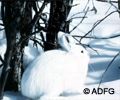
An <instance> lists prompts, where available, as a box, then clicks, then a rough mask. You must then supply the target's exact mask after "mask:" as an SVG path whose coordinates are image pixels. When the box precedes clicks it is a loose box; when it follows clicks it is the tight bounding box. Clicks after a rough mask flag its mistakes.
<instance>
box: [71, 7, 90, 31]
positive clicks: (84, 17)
mask: <svg viewBox="0 0 120 100" xmlns="http://www.w3.org/2000/svg"><path fill="white" fill-rule="evenodd" d="M88 10H89V7H88V8H87V10H86V12H85V14H84V16H83V18H82V20H81V21H80V22H79V23H78V24H77V25H76V26H75V27H74V28H73V29H72V30H71V31H70V33H71V32H72V31H74V30H75V29H76V28H77V27H78V26H79V25H80V24H81V23H82V22H83V20H84V18H85V16H86V15H87V12H88Z"/></svg>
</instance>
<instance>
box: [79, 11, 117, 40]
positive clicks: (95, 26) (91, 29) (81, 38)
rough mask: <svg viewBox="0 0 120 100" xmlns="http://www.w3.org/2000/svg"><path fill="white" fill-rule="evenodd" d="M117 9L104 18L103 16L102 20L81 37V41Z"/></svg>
mask: <svg viewBox="0 0 120 100" xmlns="http://www.w3.org/2000/svg"><path fill="white" fill-rule="evenodd" d="M115 12H117V11H113V12H111V13H109V14H108V15H107V16H105V17H104V18H102V19H101V20H98V21H97V22H96V23H95V24H94V25H93V27H92V29H91V30H89V31H88V32H87V33H86V34H85V35H84V36H82V37H81V39H80V41H81V40H82V39H83V38H85V37H86V36H87V35H88V34H89V33H91V32H92V31H93V30H94V29H95V28H96V27H97V26H98V25H99V24H100V23H101V22H103V21H104V20H105V19H106V18H108V17H109V16H110V15H112V14H113V13H115Z"/></svg>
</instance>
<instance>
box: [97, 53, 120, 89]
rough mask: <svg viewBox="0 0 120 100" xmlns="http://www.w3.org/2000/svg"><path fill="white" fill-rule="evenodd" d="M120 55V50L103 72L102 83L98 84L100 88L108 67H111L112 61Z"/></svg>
mask: <svg viewBox="0 0 120 100" xmlns="http://www.w3.org/2000/svg"><path fill="white" fill-rule="evenodd" d="M119 55H120V52H118V53H117V54H116V55H115V56H114V58H113V59H112V60H111V62H110V63H109V64H108V66H107V68H106V69H105V71H104V73H103V74H102V77H101V80H100V83H99V85H98V88H100V85H101V83H102V81H103V78H104V75H105V73H106V72H107V71H108V69H109V68H110V66H111V65H112V63H113V62H114V61H115V59H116V58H117V57H118V56H119Z"/></svg>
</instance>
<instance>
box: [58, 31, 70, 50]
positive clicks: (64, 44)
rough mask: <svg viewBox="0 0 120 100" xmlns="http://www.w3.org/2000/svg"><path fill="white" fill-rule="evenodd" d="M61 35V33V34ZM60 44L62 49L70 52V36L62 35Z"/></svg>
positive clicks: (59, 39) (59, 40)
mask: <svg viewBox="0 0 120 100" xmlns="http://www.w3.org/2000/svg"><path fill="white" fill-rule="evenodd" d="M59 34H61V33H59ZM58 44H59V45H60V46H61V48H62V49H63V50H65V51H70V49H71V46H70V40H69V34H65V33H64V34H62V35H61V36H60V37H59V38H58Z"/></svg>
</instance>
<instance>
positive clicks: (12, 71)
mask: <svg viewBox="0 0 120 100" xmlns="http://www.w3.org/2000/svg"><path fill="white" fill-rule="evenodd" d="M1 14H2V20H3V23H4V26H5V34H6V40H7V50H6V53H5V56H4V66H3V69H2V75H1V77H0V100H1V99H2V97H3V92H4V90H12V91H13V90H14V91H18V89H19V88H20V80H21V75H22V69H23V64H22V63H23V62H22V60H23V52H24V47H25V45H27V44H28V40H26V37H27V36H28V35H29V34H31V31H32V29H31V30H30V29H29V31H25V29H26V28H27V26H28V24H29V23H30V22H31V20H32V6H31V2H26V1H21V0H11V1H9V0H6V1H3V2H2V11H1ZM23 40H24V41H23ZM20 41H22V42H21V43H20Z"/></svg>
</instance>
